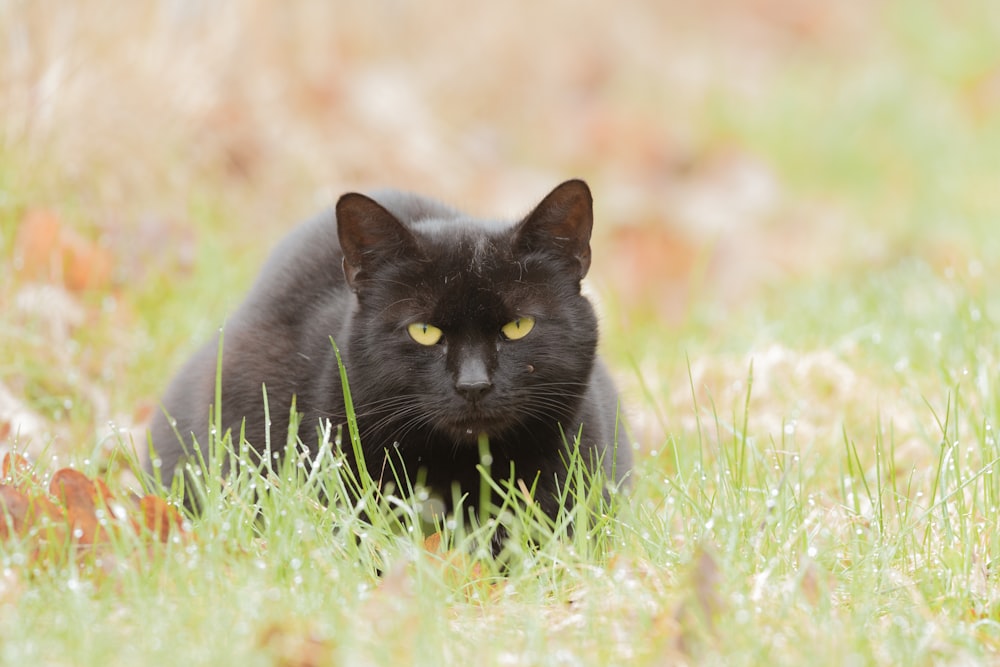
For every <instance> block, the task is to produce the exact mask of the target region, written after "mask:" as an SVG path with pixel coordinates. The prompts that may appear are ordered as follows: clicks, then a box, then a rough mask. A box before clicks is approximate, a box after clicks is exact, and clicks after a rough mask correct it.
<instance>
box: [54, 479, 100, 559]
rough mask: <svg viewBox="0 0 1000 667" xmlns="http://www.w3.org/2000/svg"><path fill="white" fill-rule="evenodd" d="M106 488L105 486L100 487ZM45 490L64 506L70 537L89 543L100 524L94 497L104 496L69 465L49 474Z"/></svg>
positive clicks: (79, 541)
mask: <svg viewBox="0 0 1000 667" xmlns="http://www.w3.org/2000/svg"><path fill="white" fill-rule="evenodd" d="M103 488H104V489H107V487H106V486H105V487H103ZM49 493H51V494H52V495H53V496H55V497H56V499H58V500H59V502H60V503H62V505H63V506H64V507H65V508H66V514H67V517H68V519H69V524H70V528H71V529H72V531H73V539H74V541H76V542H77V544H81V545H87V544H93V543H94V542H95V541H96V540H98V539H100V537H101V526H100V522H99V521H98V519H97V497H98V494H99V493H100V494H101V496H102V500H106V499H107V497H108V496H106V495H105V494H104V490H101V491H99V490H98V487H97V486H96V485H95V484H94V482H92V481H90V479H88V478H87V476H86V475H84V474H83V473H82V472H80V471H78V470H73V469H72V468H63V469H61V470H59V471H57V472H56V474H55V475H53V476H52V481H51V482H50V483H49Z"/></svg>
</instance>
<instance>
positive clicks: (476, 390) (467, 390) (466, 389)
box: [455, 381, 493, 402]
mask: <svg viewBox="0 0 1000 667" xmlns="http://www.w3.org/2000/svg"><path fill="white" fill-rule="evenodd" d="M492 388H493V383H492V382H489V381H485V382H457V383H455V389H456V391H458V393H459V394H461V395H462V396H463V397H464V398H465V399H466V400H467V401H473V402H475V401H478V400H479V399H480V398H482V396H483V394H485V393H486V392H488V391H489V390H490V389H492Z"/></svg>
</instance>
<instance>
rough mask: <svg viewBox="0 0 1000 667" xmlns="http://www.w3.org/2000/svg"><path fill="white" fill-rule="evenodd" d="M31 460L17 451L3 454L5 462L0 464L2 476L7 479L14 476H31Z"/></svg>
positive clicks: (11, 478) (0, 474)
mask: <svg viewBox="0 0 1000 667" xmlns="http://www.w3.org/2000/svg"><path fill="white" fill-rule="evenodd" d="M31 471H32V467H31V462H30V461H29V460H28V459H26V458H24V457H23V456H21V455H20V454H18V453H16V452H7V453H6V454H4V455H3V464H2V465H0V477H2V478H3V479H5V480H13V478H14V476H15V475H17V476H19V477H22V476H23V477H29V478H32V479H33V477H32V475H31Z"/></svg>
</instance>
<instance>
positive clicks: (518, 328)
mask: <svg viewBox="0 0 1000 667" xmlns="http://www.w3.org/2000/svg"><path fill="white" fill-rule="evenodd" d="M534 327H535V318H534V317H519V318H517V319H516V320H514V321H513V322H508V323H507V324H505V325H503V327H501V328H500V333H502V334H503V335H504V338H506V339H507V340H521V339H522V338H524V337H525V336H527V335H528V334H529V333H531V330H532V329H533V328H534Z"/></svg>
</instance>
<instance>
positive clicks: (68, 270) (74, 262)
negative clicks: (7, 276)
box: [15, 209, 113, 292]
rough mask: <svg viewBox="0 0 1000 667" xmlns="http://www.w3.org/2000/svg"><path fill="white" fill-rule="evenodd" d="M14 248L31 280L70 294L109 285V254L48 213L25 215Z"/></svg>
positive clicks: (35, 212)
mask: <svg viewBox="0 0 1000 667" xmlns="http://www.w3.org/2000/svg"><path fill="white" fill-rule="evenodd" d="M15 248H16V254H17V256H18V257H19V258H20V268H21V270H22V271H23V272H24V273H25V274H26V275H28V276H29V277H31V278H34V279H38V280H44V281H46V282H50V283H56V284H62V285H63V286H65V287H66V288H67V289H69V290H70V291H74V292H81V291H84V290H91V289H106V288H107V287H108V286H109V285H110V283H111V269H112V263H113V262H112V258H111V253H110V252H108V250H107V249H106V248H103V247H101V246H100V245H98V244H96V243H94V242H92V241H89V240H87V239H85V238H84V237H83V236H81V235H80V234H79V233H77V232H76V231H74V230H72V229H70V228H68V227H66V226H65V225H64V224H63V223H62V221H61V220H60V218H59V216H58V215H56V214H55V213H54V212H52V211H49V210H44V209H40V210H35V211H30V212H29V213H28V214H27V215H25V217H24V220H23V221H22V222H21V226H20V228H19V230H18V234H17V240H16V241H15Z"/></svg>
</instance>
